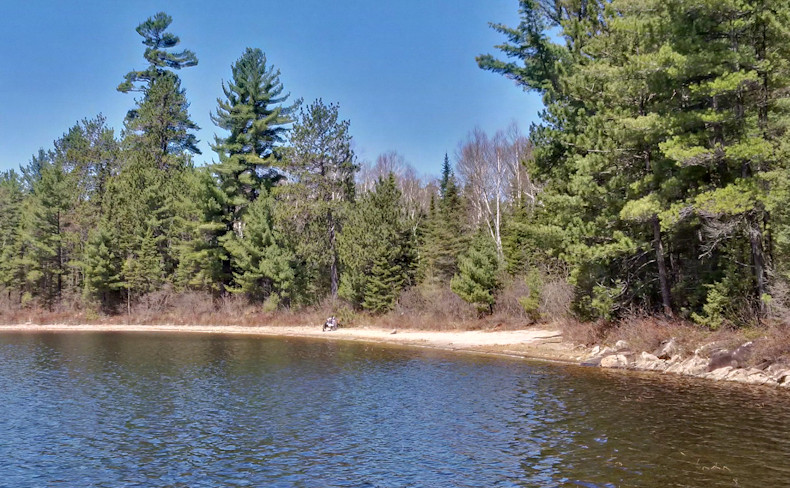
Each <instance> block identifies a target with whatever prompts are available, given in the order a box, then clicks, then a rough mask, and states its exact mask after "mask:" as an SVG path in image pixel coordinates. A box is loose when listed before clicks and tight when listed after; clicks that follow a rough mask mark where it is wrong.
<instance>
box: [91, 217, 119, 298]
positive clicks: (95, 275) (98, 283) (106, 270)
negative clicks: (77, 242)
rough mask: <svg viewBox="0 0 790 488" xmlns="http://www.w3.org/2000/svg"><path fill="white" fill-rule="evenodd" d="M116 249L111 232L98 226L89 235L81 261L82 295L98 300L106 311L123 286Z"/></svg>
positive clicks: (102, 226)
mask: <svg viewBox="0 0 790 488" xmlns="http://www.w3.org/2000/svg"><path fill="white" fill-rule="evenodd" d="M116 249H117V242H116V240H115V239H114V237H113V235H112V230H111V229H108V228H107V226H106V225H100V226H99V228H98V229H96V230H95V231H94V232H92V233H91V235H90V238H89V239H88V242H87V243H86V246H85V256H84V258H83V260H82V264H83V271H84V273H85V290H84V293H85V295H86V296H87V297H89V298H91V297H93V298H98V299H99V302H100V304H101V306H102V308H103V309H104V310H106V311H111V310H112V307H113V305H114V304H115V303H116V302H117V299H118V297H117V294H118V291H119V290H120V289H122V288H123V286H124V283H123V282H122V281H121V266H122V262H121V259H120V257H119V256H118V254H117V252H116Z"/></svg>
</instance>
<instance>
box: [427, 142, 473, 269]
mask: <svg viewBox="0 0 790 488" xmlns="http://www.w3.org/2000/svg"><path fill="white" fill-rule="evenodd" d="M464 212H465V209H464V204H463V200H462V198H461V194H460V192H459V189H458V185H457V182H456V178H455V174H454V173H453V170H452V167H451V166H450V160H449V158H448V157H447V155H446V154H445V156H444V164H443V165H442V176H441V179H440V182H439V201H438V203H435V201H434V200H432V204H431V210H430V213H429V215H428V222H427V223H426V231H425V236H424V238H423V241H422V245H421V250H420V257H421V267H422V275H423V279H424V280H428V281H433V280H436V281H438V282H440V283H449V281H450V278H452V277H453V275H455V273H456V272H457V270H458V268H457V266H458V256H459V255H460V254H461V252H462V251H463V250H464V249H465V248H466V245H467V236H466V234H467V231H466V229H465V226H464V220H465V216H464Z"/></svg>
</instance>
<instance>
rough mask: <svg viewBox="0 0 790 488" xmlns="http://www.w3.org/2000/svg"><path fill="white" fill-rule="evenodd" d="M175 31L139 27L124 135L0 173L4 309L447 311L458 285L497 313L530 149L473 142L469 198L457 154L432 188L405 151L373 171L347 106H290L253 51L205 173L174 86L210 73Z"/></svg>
mask: <svg viewBox="0 0 790 488" xmlns="http://www.w3.org/2000/svg"><path fill="white" fill-rule="evenodd" d="M170 24H171V18H170V17H169V16H167V15H166V14H164V13H159V14H157V15H155V16H153V17H151V18H149V19H148V20H146V21H145V22H143V23H142V24H140V25H139V26H138V27H137V32H138V33H139V34H140V35H141V36H142V37H143V44H144V45H145V51H144V58H145V60H146V66H145V67H144V68H143V69H141V70H139V71H132V72H130V73H128V74H126V75H125V77H124V78H123V82H122V83H121V84H120V85H119V86H118V90H119V91H121V92H124V93H130V92H132V93H137V94H138V98H136V99H135V105H134V107H133V108H132V110H130V111H129V112H128V114H127V116H126V119H125V122H124V127H123V130H122V132H121V134H120V137H116V135H115V133H114V131H113V130H112V129H111V128H109V127H107V125H106V121H105V119H104V117H102V116H98V117H95V118H91V119H85V120H83V121H80V122H79V123H77V124H76V125H75V126H74V127H72V128H70V129H69V130H68V131H67V132H66V133H65V134H64V135H63V136H62V137H61V138H60V139H58V140H57V141H55V143H54V148H52V149H50V150H48V151H44V150H41V151H40V152H39V154H37V155H36V156H35V157H33V158H32V160H31V161H30V162H29V163H28V164H26V165H24V166H22V168H21V172H20V173H17V172H16V171H7V172H5V173H3V174H2V176H1V178H0V227H1V232H0V286H2V290H3V303H4V305H5V306H6V307H33V308H35V307H42V308H46V309H49V310H53V309H58V308H63V307H74V306H75V304H77V307H78V308H79V307H82V308H84V309H92V310H95V311H99V310H102V311H104V312H105V313H126V312H131V311H133V310H134V309H135V307H138V306H140V305H141V304H143V305H145V304H146V303H147V302H150V301H152V300H154V299H155V298H154V297H156V296H161V293H162V291H163V290H167V291H168V293H172V294H176V295H177V294H179V293H187V292H194V291H197V292H202V293H205V294H206V296H207V297H208V296H210V297H211V298H213V299H214V300H216V301H221V300H223V299H225V298H226V297H228V296H239V297H243V298H244V299H245V300H246V301H248V302H249V303H252V304H258V305H259V306H261V307H262V308H263V309H264V310H268V311H273V310H276V309H278V308H291V309H294V308H296V309H298V308H300V307H306V306H314V305H316V304H319V303H321V302H324V301H327V300H329V301H330V302H332V303H336V304H337V302H335V300H337V299H339V300H342V302H343V303H345V304H346V306H348V307H349V308H352V309H356V310H365V311H369V312H371V313H376V314H380V313H384V312H387V311H389V310H392V309H393V307H395V306H396V304H397V303H398V301H399V299H400V298H401V297H402V295H403V294H404V292H405V291H406V290H410V289H417V287H419V286H422V287H423V288H421V289H422V290H426V295H425V296H431V297H438V296H441V297H442V298H441V300H442V301H445V300H446V298H447V297H448V296H449V295H452V294H451V293H450V291H449V288H450V287H451V286H452V288H453V289H454V290H457V293H458V294H459V295H460V296H461V297H463V298H464V299H465V300H468V301H469V302H470V303H472V304H474V308H472V310H473V311H476V310H477V308H479V310H480V311H481V313H484V312H487V311H490V310H491V309H492V307H493V304H494V292H495V291H496V289H497V288H498V287H499V286H500V284H501V282H500V279H501V277H502V273H501V270H500V266H499V263H500V262H501V260H502V259H501V258H502V255H503V245H502V238H501V234H502V232H501V229H502V222H503V221H504V220H505V218H504V215H505V214H506V213H507V211H508V210H507V209H508V208H510V207H509V205H510V202H518V201H520V200H521V199H522V195H526V194H527V192H528V190H527V189H528V188H529V189H530V190H529V191H533V190H532V189H531V188H532V187H531V186H530V184H529V182H528V178H526V177H525V173H524V171H525V169H524V166H523V165H522V164H521V162H522V161H523V160H524V159H525V158H526V156H527V153H526V151H527V150H528V144H527V142H526V139H525V138H524V137H522V136H520V135H519V134H518V133H517V132H516V131H515V130H513V131H511V133H510V134H507V135H506V134H504V133H502V134H498V135H497V136H495V137H494V138H493V139H489V138H488V136H487V135H485V134H483V133H480V132H479V131H478V132H475V133H474V134H473V135H472V136H470V137H471V138H470V140H469V141H467V143H466V144H465V145H464V146H463V151H464V152H463V154H461V155H460V157H461V161H460V163H459V164H461V165H462V166H460V168H461V172H462V173H463V175H464V178H466V179H468V180H469V182H468V184H466V185H465V186H463V187H462V185H461V183H460V181H459V179H458V178H457V177H456V176H455V174H454V173H455V172H454V170H453V168H452V166H451V164H450V160H449V158H447V157H446V158H445V161H444V167H443V173H442V177H441V179H440V180H439V179H437V180H435V181H430V182H424V181H422V180H421V179H420V178H419V177H418V176H417V175H416V172H415V171H414V169H413V168H411V167H410V166H409V165H408V164H407V163H406V162H405V161H404V160H403V158H402V157H401V156H399V155H398V154H397V153H395V152H390V153H386V154H382V155H381V156H379V157H378V159H377V161H376V162H375V163H374V164H365V165H361V164H359V163H358V161H357V159H356V157H355V155H354V151H353V149H352V137H351V134H350V132H349V122H348V121H344V120H341V119H340V118H339V115H338V106H337V105H335V104H331V103H324V102H323V101H322V100H320V99H319V100H317V101H314V102H312V103H309V104H308V103H302V101H301V100H295V101H294V100H290V96H289V94H288V93H287V92H286V91H285V89H284V87H283V85H282V83H281V82H280V79H279V76H280V74H279V71H278V70H277V69H275V68H274V67H272V66H271V65H269V64H268V63H267V60H266V57H265V55H264V54H263V52H262V51H261V50H259V49H249V48H248V49H247V50H246V51H245V52H244V53H243V54H242V55H241V57H240V58H239V59H238V60H236V62H235V63H233V65H232V67H231V76H230V78H229V80H228V81H226V82H224V83H223V85H222V88H223V90H222V93H221V96H220V98H218V100H217V108H216V111H215V112H214V113H212V117H211V118H212V121H213V122H214V124H215V125H216V126H217V128H218V129H219V130H218V132H220V133H221V135H218V136H216V138H215V140H214V141H213V144H212V146H211V147H212V149H213V151H214V152H215V153H216V154H215V162H213V163H211V164H207V165H203V166H198V165H195V164H194V159H195V158H196V157H197V155H199V154H200V151H199V149H198V146H197V142H198V141H197V139H196V136H195V132H196V130H197V129H198V127H197V126H196V125H195V123H194V122H193V121H192V120H191V119H190V115H189V112H188V100H187V97H186V92H185V90H184V89H183V88H182V86H181V81H180V79H179V76H178V74H177V73H178V71H179V70H181V69H189V68H191V67H193V66H196V65H197V64H198V59H197V56H196V55H195V53H193V52H192V51H189V50H179V49H177V47H178V45H179V38H178V37H177V36H176V35H174V34H173V33H171V32H169V31H168V28H169V25H170ZM467 152H468V154H467ZM494 161H495V163H494ZM363 166H364V167H363ZM492 171H494V172H495V174H493V173H491V172H492ZM492 175H493V176H495V177H496V181H494V182H491V181H489V179H490V177H491V176H492ZM492 183H493V185H494V186H491V184H492ZM510 183H513V184H515V185H516V186H514V187H510V186H508V185H509V184H510ZM492 199H493V200H492ZM476 236H477V237H476ZM157 294H159V295H157ZM431 300H433V299H430V300H427V301H431ZM437 300H438V299H437ZM450 300H454V298H450ZM455 300H456V301H453V304H452V307H455V308H456V310H455V311H456V312H457V311H458V306H457V305H458V303H457V302H458V301H460V300H457V297H456V299H455ZM411 301H412V303H419V302H420V300H419V299H415V298H414V297H412V300H411ZM424 301H425V300H424ZM467 312H468V310H467Z"/></svg>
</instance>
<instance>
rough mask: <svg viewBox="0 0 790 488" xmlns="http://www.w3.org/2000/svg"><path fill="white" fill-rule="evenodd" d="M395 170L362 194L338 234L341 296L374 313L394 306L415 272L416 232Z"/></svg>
mask: <svg viewBox="0 0 790 488" xmlns="http://www.w3.org/2000/svg"><path fill="white" fill-rule="evenodd" d="M404 213H405V212H404V209H403V204H402V201H401V193H400V191H399V190H398V188H397V185H396V184H395V177H394V175H392V174H390V175H389V176H388V177H387V179H379V180H378V182H377V183H376V187H375V189H374V190H373V191H372V192H369V193H367V194H365V195H363V196H362V198H361V199H360V200H359V202H358V203H357V205H356V206H355V208H354V209H353V210H352V212H351V214H350V216H349V219H348V221H347V222H346V224H345V226H344V227H343V231H342V233H341V234H340V236H339V238H338V252H339V256H340V262H341V264H342V265H343V271H342V274H341V276H340V288H339V291H338V293H339V295H340V296H341V297H343V298H345V299H346V300H348V301H349V302H351V303H352V304H354V306H356V307H360V308H362V309H364V310H368V311H372V312H374V313H381V312H385V311H387V310H390V309H391V308H392V307H393V306H394V305H395V302H396V300H397V298H398V297H399V296H400V293H401V291H402V290H403V288H404V287H405V286H406V285H407V284H409V283H411V281H412V279H413V277H414V268H415V259H416V256H415V253H414V236H413V233H412V230H411V227H410V226H409V225H408V221H407V219H406V216H405V215H404Z"/></svg>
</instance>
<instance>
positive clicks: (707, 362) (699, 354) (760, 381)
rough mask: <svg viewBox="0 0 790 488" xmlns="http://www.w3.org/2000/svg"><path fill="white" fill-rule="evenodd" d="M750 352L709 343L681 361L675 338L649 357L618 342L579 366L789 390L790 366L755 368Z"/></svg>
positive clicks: (589, 354) (767, 364) (772, 364)
mask: <svg viewBox="0 0 790 488" xmlns="http://www.w3.org/2000/svg"><path fill="white" fill-rule="evenodd" d="M752 348H753V342H747V343H745V344H742V345H741V346H739V347H737V348H734V349H725V348H721V347H717V346H716V344H713V343H711V344H705V345H703V346H702V347H700V348H698V349H696V350H695V351H694V353H693V354H692V355H691V356H690V357H689V356H687V357H684V356H682V355H681V354H680V352H679V348H678V347H677V344H676V341H675V339H674V338H673V339H670V340H668V341H666V342H665V343H664V344H662V346H661V347H660V348H659V349H657V350H656V351H653V352H652V353H650V352H647V351H642V352H639V353H636V352H634V351H632V350H631V348H630V347H629V345H628V343H626V342H625V341H618V342H617V343H616V344H615V346H614V347H601V346H595V347H593V348H592V349H590V350H589V351H588V352H587V354H586V356H585V357H583V359H582V360H581V363H580V364H581V365H582V366H592V367H601V368H613V369H628V370H634V371H655V372H659V373H670V374H677V375H683V376H693V377H697V378H705V379H709V380H716V381H732V382H737V383H746V384H753V385H766V386H775V387H779V388H788V389H790V365H788V364H783V363H775V362H770V361H763V362H761V363H759V364H758V365H756V366H749V365H748V364H749V360H750V358H751V352H752Z"/></svg>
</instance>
